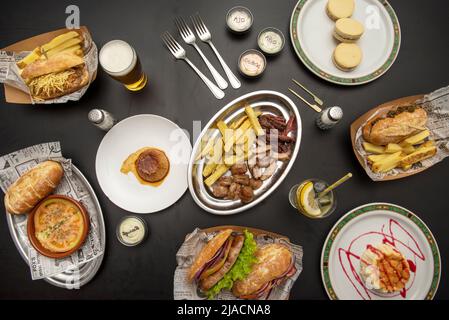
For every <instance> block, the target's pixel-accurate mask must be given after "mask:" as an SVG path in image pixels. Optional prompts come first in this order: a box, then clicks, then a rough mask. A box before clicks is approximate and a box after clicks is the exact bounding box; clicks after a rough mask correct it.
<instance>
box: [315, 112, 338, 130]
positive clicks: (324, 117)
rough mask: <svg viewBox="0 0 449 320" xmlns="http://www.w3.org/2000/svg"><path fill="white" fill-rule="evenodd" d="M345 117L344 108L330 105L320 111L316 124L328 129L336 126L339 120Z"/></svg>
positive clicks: (322, 128)
mask: <svg viewBox="0 0 449 320" xmlns="http://www.w3.org/2000/svg"><path fill="white" fill-rule="evenodd" d="M342 117H343V110H342V109H341V108H340V107H338V106H334V107H330V108H326V109H324V110H323V111H321V112H320V114H319V115H318V117H317V118H316V125H317V126H318V128H320V129H321V130H328V129H330V128H332V127H334V126H335V125H336V124H337V123H338V122H340V120H341V118H342Z"/></svg>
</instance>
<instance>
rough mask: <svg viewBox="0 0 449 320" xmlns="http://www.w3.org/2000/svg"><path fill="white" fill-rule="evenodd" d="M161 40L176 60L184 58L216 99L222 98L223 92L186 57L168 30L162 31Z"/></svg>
mask: <svg viewBox="0 0 449 320" xmlns="http://www.w3.org/2000/svg"><path fill="white" fill-rule="evenodd" d="M161 38H162V41H164V43H165V45H166V46H167V48H168V50H170V52H171V53H172V54H173V56H174V57H175V58H176V59H178V60H184V61H185V62H187V64H188V65H189V66H190V67H191V68H192V69H193V70H194V71H195V72H196V73H197V74H198V76H199V77H200V78H201V80H203V81H204V83H205V84H206V86H207V87H208V88H209V89H210V91H212V93H213V95H214V96H215V98H217V99H222V98H223V97H224V95H225V94H224V92H223V91H222V90H221V89H220V88H219V87H217V86H216V85H215V83H213V82H212V81H210V80H209V79H208V78H207V77H206V76H205V75H204V74H203V73H202V72H201V71H200V70H198V68H197V67H195V65H194V64H193V63H192V62H191V61H190V60H189V59H187V57H186V52H185V50H184V49H183V48H182V47H181V46H180V45H179V43H178V42H177V41H176V40H175V39H174V38H173V37H172V35H171V34H170V33H168V32H164V33H163V34H162V35H161Z"/></svg>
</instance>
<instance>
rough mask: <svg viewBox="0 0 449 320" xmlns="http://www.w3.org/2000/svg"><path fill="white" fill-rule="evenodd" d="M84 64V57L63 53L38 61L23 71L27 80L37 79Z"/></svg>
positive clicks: (23, 76)
mask: <svg viewBox="0 0 449 320" xmlns="http://www.w3.org/2000/svg"><path fill="white" fill-rule="evenodd" d="M83 63H84V59H83V58H82V57H79V56H77V55H76V54H74V53H70V52H61V53H58V54H55V55H54V56H52V57H50V58H49V59H48V60H37V61H34V62H33V63H30V64H29V65H27V66H26V67H25V68H24V69H23V71H22V74H21V76H22V78H23V79H25V80H29V79H33V78H37V77H40V76H43V75H46V74H50V73H57V72H61V71H64V70H67V69H70V68H73V67H76V66H79V65H81V64H83Z"/></svg>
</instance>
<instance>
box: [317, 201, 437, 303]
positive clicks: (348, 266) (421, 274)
mask: <svg viewBox="0 0 449 320" xmlns="http://www.w3.org/2000/svg"><path fill="white" fill-rule="evenodd" d="M382 242H387V243H388V242H390V243H392V245H393V246H394V247H395V248H396V249H397V250H399V251H400V252H401V253H402V254H403V255H404V256H405V258H406V259H407V260H408V262H409V265H410V270H411V272H410V279H409V280H408V282H407V283H406V286H405V290H403V291H401V292H398V293H391V294H381V293H378V292H374V291H372V290H369V289H367V288H366V286H365V285H364V284H363V281H362V280H361V278H360V276H359V269H360V256H361V255H362V253H363V251H365V249H366V248H367V245H376V244H378V243H382ZM320 268H321V276H322V280H323V284H324V287H325V289H326V292H327V294H328V296H329V298H330V299H332V300H337V299H341V300H385V299H398V300H404V299H410V300H431V299H433V297H434V296H435V294H436V291H437V289H438V285H439V282H440V277H441V256H440V251H439V250H438V245H437V243H436V241H435V238H434V236H433V235H432V232H431V231H430V230H429V228H428V227H427V226H426V224H425V223H424V222H423V221H422V220H421V219H420V218H418V217H417V216H416V215H415V214H414V213H412V212H411V211H409V210H407V209H405V208H402V207H400V206H397V205H394V204H390V203H371V204H366V205H363V206H360V207H358V208H355V209H353V210H351V211H350V212H348V213H347V214H345V215H344V216H343V217H342V218H340V220H338V221H337V223H336V224H335V225H334V227H333V228H332V229H331V231H330V232H329V235H328V236H327V238H326V241H325V242H324V246H323V251H322V254H321V264H320Z"/></svg>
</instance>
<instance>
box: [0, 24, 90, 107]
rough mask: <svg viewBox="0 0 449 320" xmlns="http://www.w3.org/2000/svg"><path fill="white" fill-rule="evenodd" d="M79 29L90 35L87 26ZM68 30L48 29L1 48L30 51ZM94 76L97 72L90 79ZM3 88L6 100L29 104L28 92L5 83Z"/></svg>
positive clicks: (4, 49)
mask: <svg viewBox="0 0 449 320" xmlns="http://www.w3.org/2000/svg"><path fill="white" fill-rule="evenodd" d="M80 30H81V31H83V32H84V33H86V34H89V35H90V33H89V30H88V29H87V27H85V26H81V27H80ZM68 31H69V29H66V28H63V29H59V30H55V31H50V32H47V33H42V34H40V35H37V36H34V37H31V38H28V39H25V40H22V41H19V42H16V43H14V44H11V45H9V46H7V47H6V48H3V49H1V50H3V51H12V52H22V51H32V50H33V49H34V48H36V47H37V46H39V45H42V44H44V43H47V42H49V41H50V40H51V39H53V38H54V37H56V36H59V35H60V34H63V33H66V32H68ZM96 76H97V72H95V73H94V75H93V77H92V81H94V80H95V78H96ZM4 89H5V100H6V102H8V103H19V104H31V98H30V96H29V95H28V93H26V92H23V91H22V90H19V89H17V88H14V87H11V86H9V85H7V84H5V85H4Z"/></svg>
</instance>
